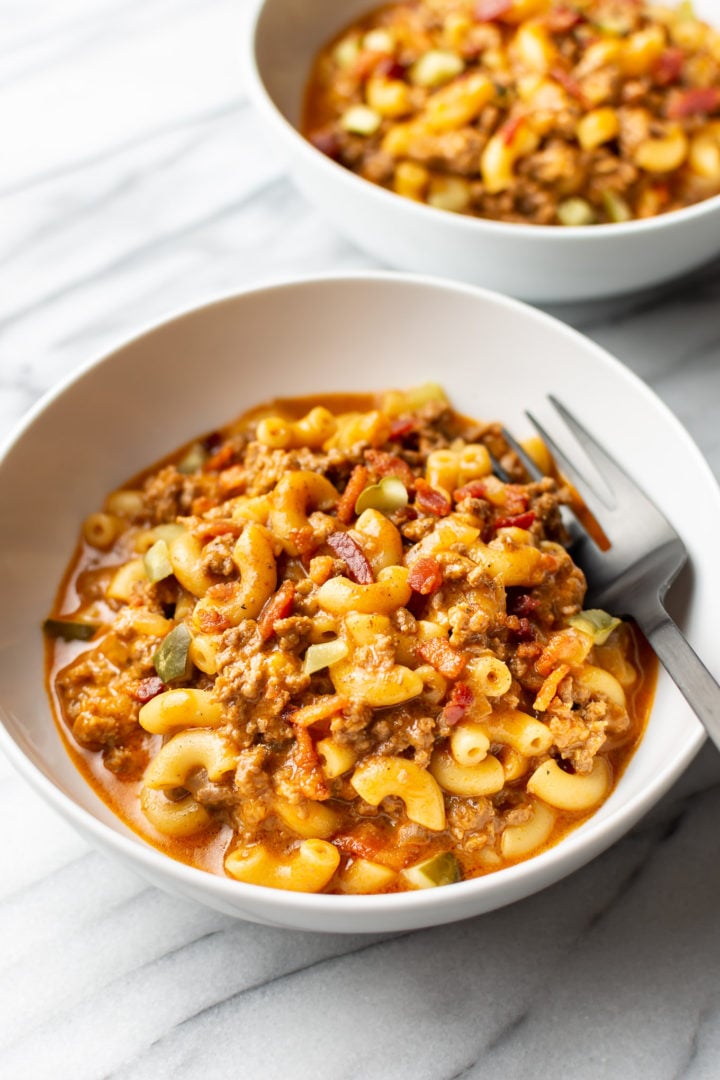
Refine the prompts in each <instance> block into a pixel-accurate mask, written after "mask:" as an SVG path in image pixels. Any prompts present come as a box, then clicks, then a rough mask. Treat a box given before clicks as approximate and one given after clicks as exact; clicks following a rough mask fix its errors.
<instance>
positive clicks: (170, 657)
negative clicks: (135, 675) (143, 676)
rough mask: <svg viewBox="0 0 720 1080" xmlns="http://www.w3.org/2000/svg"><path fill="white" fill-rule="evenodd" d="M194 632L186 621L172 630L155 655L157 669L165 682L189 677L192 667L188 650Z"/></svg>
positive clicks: (154, 661) (154, 662) (154, 660)
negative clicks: (186, 624)
mask: <svg viewBox="0 0 720 1080" xmlns="http://www.w3.org/2000/svg"><path fill="white" fill-rule="evenodd" d="M191 641H192V634H191V633H190V631H189V630H188V628H187V626H185V624H184V623H181V624H180V625H179V626H176V627H175V629H174V630H171V631H170V633H169V634H168V635H167V637H166V638H164V639H163V642H162V645H161V646H160V648H159V649H158V651H157V652H156V653H155V655H154V657H153V664H154V665H155V670H156V671H157V673H158V675H159V676H160V678H161V679H162V681H163V682H164V683H170V682H173V681H174V680H175V679H184V678H186V677H187V674H188V669H189V667H190V657H189V653H188V650H189V649H190V642H191Z"/></svg>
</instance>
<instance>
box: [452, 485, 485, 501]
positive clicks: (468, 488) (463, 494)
mask: <svg viewBox="0 0 720 1080" xmlns="http://www.w3.org/2000/svg"><path fill="white" fill-rule="evenodd" d="M485 492H486V488H485V485H484V484H483V482H482V480H471V481H470V483H469V484H464V485H463V486H462V487H459V488H456V489H455V491H454V492H453V499H454V500H455V502H462V500H463V499H484V498H485Z"/></svg>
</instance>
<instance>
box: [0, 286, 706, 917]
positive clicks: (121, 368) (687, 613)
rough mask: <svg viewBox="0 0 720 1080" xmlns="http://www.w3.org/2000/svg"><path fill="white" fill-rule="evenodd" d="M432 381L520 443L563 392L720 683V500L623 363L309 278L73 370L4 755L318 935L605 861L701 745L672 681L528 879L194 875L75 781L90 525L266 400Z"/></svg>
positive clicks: (24, 441) (25, 543) (542, 318)
mask: <svg viewBox="0 0 720 1080" xmlns="http://www.w3.org/2000/svg"><path fill="white" fill-rule="evenodd" d="M430 379H432V380H435V381H440V382H442V383H443V385H444V386H445V387H446V389H447V391H448V393H449V395H450V397H451V399H452V401H453V402H454V404H455V405H456V406H457V407H458V408H459V409H460V410H461V411H462V412H463V413H466V414H468V415H471V416H476V417H478V418H484V419H500V420H502V421H504V422H505V423H506V424H507V425H508V426H509V427H510V428H511V429H512V430H514V431H515V432H517V433H518V434H519V435H520V436H521V437H522V436H523V435H525V434H528V433H529V428H528V423H527V420H526V419H525V417H524V409H525V408H530V409H532V410H533V411H535V412H536V413H537V414H538V415H540V416H544V417H545V419H549V418H550V413H549V412H548V406H547V402H546V400H545V396H546V394H548V393H554V394H556V395H557V396H558V397H559V398H561V399H562V400H563V401H564V402H565V403H566V404H567V405H568V406H569V407H570V408H571V409H572V410H574V411H575V412H577V414H578V415H579V417H580V418H581V419H582V420H584V421H585V422H586V424H587V425H588V426H589V427H590V428H591V430H594V431H597V432H599V433H600V434H601V435H602V436H603V438H605V439H609V440H610V441H611V443H612V448H613V450H614V452H615V454H616V455H617V457H618V458H619V459H620V461H622V462H624V463H625V464H626V465H627V467H628V468H629V469H630V470H631V471H632V473H633V474H634V476H635V477H636V479H637V480H638V481H639V483H640V484H641V485H642V486H643V487H644V488H645V490H646V491H647V493H648V494H649V495H650V497H651V498H653V499H654V500H655V501H656V502H657V503H658V505H659V506H661V508H662V509H663V510H664V511H665V512H666V514H667V515H668V517H669V518H670V519H671V520H672V521H673V523H674V524H675V526H676V528H677V529H678V531H679V532H680V533H681V535H682V536H683V538H684V540H685V542H686V545H687V547H688V551H689V553H690V559H691V565H692V576H691V579H690V580H689V581H688V587H687V589H686V593H685V595H684V597H683V598H682V599H683V601H684V618H683V626H684V628H685V630H686V632H687V634H688V636H689V638H690V640H691V642H692V643H693V644H694V646H695V647H696V649H697V650H698V651H699V652H700V654H701V655H702V656H703V658H704V660H705V662H706V663H707V664H708V666H709V667H710V668H711V669H712V670H714V672H715V674H719V673H720V643H719V641H718V636H717V626H716V613H715V609H714V605H713V603H712V599H713V598H714V597H717V596H718V595H720V563H719V562H718V560H717V557H716V553H715V550H714V548H715V534H716V531H717V530H716V525H717V521H718V518H719V517H720V492H718V488H717V485H716V484H715V481H714V479H713V476H712V473H711V472H710V469H709V468H708V466H707V464H706V463H705V461H704V459H703V458H702V456H701V454H700V453H699V451H698V450H697V448H696V446H695V445H694V443H693V442H692V440H691V439H690V437H689V436H688V435H687V433H686V432H685V430H684V429H683V428H682V427H681V425H680V424H679V422H678V421H677V420H676V419H675V418H674V417H673V415H672V414H671V413H670V412H669V411H668V409H667V408H666V407H665V406H664V405H663V404H662V403H661V402H660V401H659V400H658V399H657V398H656V397H655V395H654V394H653V393H652V392H651V391H650V390H649V389H648V388H647V387H646V386H645V384H644V383H642V382H641V381H640V380H639V379H638V378H636V377H635V376H634V375H633V374H632V373H631V372H629V371H628V370H627V369H626V368H625V367H624V366H623V365H622V364H620V363H619V362H618V361H617V360H614V359H613V358H612V357H610V356H609V355H608V354H607V353H605V352H604V351H603V350H602V349H600V348H598V347H597V346H596V345H594V344H592V343H591V342H589V341H587V340H586V339H585V338H583V337H581V336H580V335H579V334H577V333H576V332H575V331H573V330H571V329H569V328H568V327H566V326H565V325H563V324H562V323H560V322H558V321H556V320H554V319H552V318H550V317H549V316H547V315H544V314H541V313H539V312H537V311H535V310H533V309H532V308H529V307H526V306H525V305H523V304H521V303H518V302H517V301H514V300H509V299H507V298H505V297H501V296H497V295H495V294H493V293H489V292H485V291H483V290H478V289H474V288H471V287H467V286H461V285H454V284H452V283H449V282H446V281H441V280H436V279H427V278H414V277H412V276H405V277H403V276H400V275H393V274H362V275H347V276H340V277H335V278H330V279H305V280H299V281H295V282H289V283H286V284H281V285H276V286H270V287H266V288H261V289H257V290H253V291H249V292H246V293H242V294H240V295H238V296H232V297H228V298H226V299H221V300H218V301H217V302H215V303H212V304H209V305H207V306H205V307H202V308H199V309H198V310H196V311H191V312H189V313H186V314H182V315H179V316H177V317H175V318H173V319H171V320H170V321H168V322H165V323H163V324H162V325H160V326H158V327H156V328H154V329H151V330H148V331H147V332H145V333H143V334H142V335H141V336H140V337H138V338H136V339H135V340H133V341H131V342H129V343H128V344H126V345H124V346H123V347H122V348H120V349H118V350H117V351H115V352H113V353H112V354H110V355H109V356H106V357H104V358H103V359H100V360H98V361H96V362H94V363H93V364H91V365H90V366H88V367H86V368H84V369H83V370H81V371H80V372H79V373H76V374H74V375H72V376H71V377H70V378H69V379H67V380H66V382H65V383H64V384H63V385H61V386H59V387H58V388H57V389H55V390H54V391H53V392H52V393H51V394H49V395H48V396H47V397H46V398H45V399H44V400H43V401H41V402H40V404H39V405H37V406H36V407H35V408H34V409H33V410H32V411H31V413H30V414H29V415H28V416H27V418H26V419H25V420H24V422H23V423H22V425H21V426H20V428H19V429H18V430H17V431H16V432H15V434H14V435H13V437H12V438H11V440H10V441H9V443H8V445H7V446H6V448H5V450H4V453H3V454H2V456H1V457H0V505H2V507H3V514H2V518H1V519H0V594H1V595H2V597H3V606H2V616H1V620H2V622H1V625H0V721H1V722H0V747H2V748H3V749H4V750H5V751H6V753H7V755H8V757H9V758H10V760H11V761H12V762H13V763H14V764H15V765H16V766H17V768H18V769H19V770H20V772H21V773H22V774H23V775H24V776H25V777H26V778H27V779H28V780H29V781H30V783H31V784H32V785H33V786H34V788H35V789H36V790H37V791H38V792H39V794H40V795H41V796H42V797H43V798H45V799H47V800H48V802H50V803H51V804H52V805H53V806H54V807H55V808H56V809H57V810H58V811H59V812H60V813H61V814H63V815H64V816H65V817H66V818H67V820H68V821H70V822H71V823H72V824H73V825H74V826H76V827H77V828H78V829H79V830H80V831H81V832H82V833H83V834H84V835H85V836H86V837H87V839H88V840H89V841H90V842H91V843H92V844H94V845H96V846H97V847H99V848H101V849H103V850H104V851H106V852H107V853H108V854H109V855H113V856H116V857H118V858H120V859H122V860H124V861H125V862H127V863H128V864H129V865H130V866H131V867H132V868H133V869H135V870H136V871H137V872H138V873H140V874H141V875H143V876H144V877H145V878H147V879H148V880H149V881H151V882H153V883H155V884H156V885H158V886H160V887H162V888H165V889H168V890H169V891H172V892H176V893H179V894H181V895H183V896H186V897H190V898H191V899H194V900H197V901H200V902H202V903H205V904H208V905H210V906H211V907H215V908H218V909H219V910H221V911H223V912H226V913H228V914H231V915H235V916H238V917H240V918H244V919H249V920H253V921H258V922H263V923H268V924H272V925H280V926H287V927H296V928H303V929H308V930H327V931H342V932H349V931H359V932H361V931H366V932H370V931H379V930H399V929H409V928H415V927H420V926H426V925H432V924H437V923H443V922H450V921H453V920H455V919H462V918H464V917H466V916H470V915H476V914H479V913H481V912H485V911H489V910H491V909H493V908H497V907H500V906H502V905H504V904H508V903H510V902H512V901H514V900H517V899H519V898H521V897H524V896H527V895H529V894H531V893H533V892H536V891H537V890H539V889H542V888H544V887H545V886H547V885H550V884H551V883H553V882H555V881H557V880H558V879H560V878H562V877H563V876H564V875H566V874H568V873H570V872H571V871H572V870H574V869H576V868H577V867H579V866H581V865H582V864H584V863H586V862H587V861H588V860H589V859H591V858H593V857H594V856H595V855H597V854H598V853H599V852H600V851H602V850H603V849H605V848H606V847H608V845H610V844H611V843H613V841H615V840H616V839H618V837H620V836H621V835H622V834H623V833H625V832H626V831H627V830H628V829H629V828H630V827H631V826H632V825H633V824H634V823H635V822H636V821H637V820H638V819H639V818H640V817H641V815H643V814H644V813H645V812H646V811H647V810H648V809H649V807H650V806H652V805H653V803H655V802H656V800H657V799H658V798H659V797H660V796H661V795H662V794H663V793H664V792H665V791H666V790H667V789H668V788H669V786H670V785H671V784H672V783H673V781H674V780H675V779H676V778H677V777H678V776H679V775H680V773H681V772H682V771H683V769H684V768H685V767H686V765H687V764H688V763H689V762H690V760H691V759H692V757H693V756H694V754H695V752H696V751H697V749H698V748H699V746H700V744H701V742H702V740H703V732H702V729H701V727H700V725H699V723H698V722H697V721H696V720H695V718H694V717H693V715H692V713H691V711H690V709H689V708H688V706H687V705H686V704H685V702H684V700H683V699H682V697H681V696H680V694H679V693H678V691H677V689H676V688H675V686H674V684H672V683H671V682H670V680H669V679H668V678H667V676H665V674H664V673H661V675H660V678H659V681H658V688H657V693H656V698H655V704H654V707H653V711H652V717H651V720H650V723H649V726H648V730H647V733H646V735H645V737H644V739H643V741H642V743H641V745H640V747H639V749H638V750H637V752H636V754H635V756H634V758H633V759H632V761H631V763H630V765H629V767H628V768H627V770H626V772H625V773H624V775H623V776H622V778H621V780H620V782H619V784H618V786H617V788H616V789H615V791H614V792H613V794H612V795H611V797H610V798H609V800H608V801H607V803H605V805H604V806H602V807H601V808H600V809H599V810H598V811H597V813H596V814H595V815H594V816H593V817H592V818H591V819H590V820H589V821H587V822H586V823H585V824H583V825H582V826H581V827H580V828H578V829H576V830H575V831H574V832H572V833H571V834H570V835H569V836H568V837H566V838H565V839H564V840H563V841H562V842H561V843H560V844H558V845H557V846H556V847H554V848H552V849H550V850H548V851H546V852H543V853H542V854H540V855H538V856H536V857H535V858H533V859H530V860H529V861H527V862H525V863H522V864H520V865H518V866H514V867H511V868H509V869H505V870H501V871H499V872H497V873H494V874H491V875H488V876H486V877H483V878H478V879H475V880H471V881H465V882H461V883H458V884H457V885H449V886H445V887H443V888H438V889H429V890H423V891H419V892H409V893H399V894H396V895H388V896H326V895H317V896H315V895H305V894H299V893H292V892H284V891H281V890H274V889H267V888H264V887H259V886H254V885H246V884H242V883H240V882H236V881H233V880H231V879H229V878H225V877H219V876H215V875H212V874H209V873H205V872H203V871H201V870H196V869H193V868H192V867H189V866H186V865H184V864H182V863H179V862H175V861H173V860H172V859H170V858H169V857H167V856H166V855H163V854H161V853H160V852H159V851H157V850H155V849H154V848H152V847H151V846H149V845H148V844H147V843H145V842H144V841H143V840H142V839H141V838H140V837H139V836H137V835H136V834H135V833H134V832H132V831H131V830H130V829H129V828H127V827H126V826H125V825H123V823H122V822H121V821H119V820H118V819H117V818H116V817H115V816H114V815H113V814H112V813H111V812H110V811H109V810H108V809H107V807H106V806H105V804H104V803H103V802H102V801H101V800H100V799H99V798H98V797H97V796H96V795H95V793H94V792H93V790H92V789H91V788H90V787H89V786H88V784H87V783H86V781H85V780H84V779H83V777H82V776H81V775H80V773H79V772H78V771H77V770H76V768H75V766H74V764H73V762H72V761H71V759H70V757H69V756H68V754H67V752H66V750H65V748H64V746H63V743H62V740H61V738H60V736H59V733H58V731H57V729H56V726H55V723H54V721H53V718H52V715H51V711H50V707H49V704H48V700H47V697H46V692H45V687H44V684H43V679H44V664H43V658H44V654H43V640H42V633H41V623H42V620H43V618H44V617H45V616H46V615H47V613H48V611H49V610H50V607H51V605H52V602H53V597H54V595H55V592H56V589H57V587H58V584H59V582H60V580H61V578H62V575H63V573H64V571H65V568H66V566H67V564H68V562H69V560H70V558H71V556H72V553H73V550H74V547H75V544H76V541H77V538H78V535H79V529H80V525H81V522H82V520H83V518H84V517H85V516H86V515H87V514H88V513H90V512H92V511H93V510H95V509H97V507H98V506H99V505H100V504H101V503H102V500H103V498H104V496H105V495H106V494H107V493H108V492H109V491H111V490H113V489H114V488H116V487H118V486H121V485H122V484H123V483H124V482H126V481H127V480H128V479H129V478H131V477H132V476H133V475H134V474H136V473H137V472H139V471H140V470H142V469H143V468H144V467H146V466H149V465H151V464H153V463H154V462H156V461H157V460H159V459H160V458H162V457H163V456H164V455H165V454H166V453H168V452H169V451H172V450H173V449H175V448H176V447H178V446H180V445H181V444H183V443H185V442H187V441H189V440H190V439H192V438H193V437H194V436H196V435H199V434H201V433H205V432H208V431H211V430H214V429H216V428H217V427H218V426H220V425H222V424H224V423H226V422H228V421H230V420H231V419H233V418H234V417H235V416H236V415H238V414H239V413H241V412H242V411H244V410H245V409H247V408H248V407H250V406H252V405H255V404H257V403H259V402H261V401H263V400H267V399H269V398H272V397H274V396H277V395H278V394H282V395H283V396H287V395H307V394H313V393H321V392H326V391H363V390H368V389H377V390H382V389H387V388H390V387H397V388H402V387H407V386H412V385H416V384H418V383H419V382H423V381H425V380H430ZM139 387H141V388H142V389H141V390H140V391H139V390H138V388H139ZM79 418H81V420H82V422H79Z"/></svg>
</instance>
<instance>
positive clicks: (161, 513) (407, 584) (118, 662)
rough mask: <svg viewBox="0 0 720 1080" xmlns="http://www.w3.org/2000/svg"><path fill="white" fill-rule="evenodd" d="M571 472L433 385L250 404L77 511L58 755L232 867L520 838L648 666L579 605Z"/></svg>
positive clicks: (439, 872)
mask: <svg viewBox="0 0 720 1080" xmlns="http://www.w3.org/2000/svg"><path fill="white" fill-rule="evenodd" d="M535 453H536V455H538V460H539V461H540V463H541V466H543V467H544V468H545V469H546V470H547V471H548V472H549V473H550V472H551V468H550V463H549V462H548V461H547V455H546V454H545V452H544V450H543V448H542V447H541V446H537V447H535ZM497 474H499V475H502V476H503V479H499V478H498V475H497ZM567 498H568V492H567V490H566V489H564V488H563V487H562V486H560V485H559V483H558V482H557V481H556V480H555V479H554V478H553V476H552V475H548V476H547V477H546V478H545V479H543V480H542V481H540V482H530V481H529V480H528V478H527V476H526V475H525V474H524V472H523V469H522V466H521V464H520V462H519V461H518V460H517V458H516V456H515V455H514V454H513V452H512V451H511V450H510V448H509V447H508V446H507V445H506V443H505V441H504V439H503V436H502V433H501V429H500V428H499V427H498V425H496V424H481V423H476V422H474V421H470V420H467V419H466V418H464V417H462V416H460V415H459V414H458V413H456V412H455V411H453V409H452V408H451V407H450V406H449V404H448V402H447V400H446V399H445V397H444V395H443V393H442V391H441V390H440V389H439V388H438V387H435V386H430V385H429V386H423V387H420V388H419V389H416V390H412V391H409V392H406V393H400V392H391V393H387V394H385V395H384V396H381V397H378V398H373V397H371V396H369V395H363V396H360V395H357V396H351V397H327V398H324V399H322V400H315V401H312V402H310V401H304V400H303V401H301V400H293V401H287V400H286V401H278V402H274V403H273V404H272V405H271V406H268V407H264V408H261V409H257V410H254V411H253V412H252V413H249V414H246V415H245V416H243V417H241V418H240V420H238V421H237V422H236V423H234V424H232V425H230V426H229V427H228V428H226V429H224V430H222V431H220V432H216V433H213V434H211V435H209V436H207V437H206V438H204V439H202V440H200V441H198V442H197V443H194V444H192V445H191V446H189V447H186V448H185V449H184V450H183V451H181V452H180V453H179V454H176V455H175V456H174V457H172V458H171V459H169V460H168V461H167V462H166V463H164V464H162V465H160V466H157V467H155V468H153V469H151V470H149V471H148V472H147V473H146V474H144V475H142V476H141V477H138V478H137V479H136V480H135V481H133V482H132V483H131V484H129V485H128V486H127V487H126V488H123V489H122V490H119V491H116V492H114V493H112V494H111V495H110V496H109V497H108V499H107V500H106V502H105V505H104V507H103V509H102V510H100V511H99V512H97V513H93V514H91V516H90V517H88V518H87V520H86V521H85V524H84V528H83V537H82V542H81V545H80V548H79V551H78V553H77V555H76V557H75V559H74V561H73V563H72V565H71V567H70V569H69V571H68V575H67V579H66V582H65V584H64V586H63V588H62V590H61V592H60V595H59V597H58V601H57V604H56V609H55V611H54V612H53V614H52V616H51V617H50V618H49V619H48V620H47V622H46V624H45V630H46V635H47V640H48V663H49V687H50V691H51V695H52V698H53V701H54V704H55V706H56V710H57V713H58V716H59V718H60V719H61V722H62V723H61V727H62V728H63V729H66V730H68V731H69V732H70V733H71V734H72V743H71V752H72V753H73V756H74V757H75V759H76V760H77V761H78V763H79V764H80V766H81V768H82V769H83V770H84V771H85V773H86V775H87V776H88V778H89V779H90V780H91V782H92V783H93V785H94V786H95V788H96V789H97V790H98V791H99V793H100V794H101V795H102V797H103V798H104V799H105V800H106V802H107V803H108V804H109V805H110V806H111V807H112V808H113V810H114V811H115V812H116V813H118V814H119V815H120V816H121V817H122V818H123V819H125V820H126V821H127V822H129V823H130V824H131V825H132V826H133V827H134V828H135V829H136V830H137V831H138V832H140V833H141V834H142V835H143V836H144V837H145V838H146V839H147V840H148V841H150V842H151V843H153V844H155V845H156V846H158V847H160V848H161V849H163V850H164V851H166V852H167V853H169V854H170V855H172V856H173V857H175V858H178V859H181V860H184V861H186V862H189V863H192V864H194V865H196V866H199V867H202V868H204V869H207V870H210V871H213V872H216V873H220V874H222V873H225V874H227V875H229V876H230V877H231V878H235V879H237V880H239V881H243V882H249V883H252V884H260V885H266V886H271V887H276V888H284V889H295V890H301V891H306V892H322V891H325V892H334V893H377V892H396V891H401V890H407V889H418V888H427V887H431V886H436V885H442V884H448V883H452V882H456V881H460V880H461V879H463V878H472V877H476V876H478V875H481V874H485V873H488V872H490V871H494V870H497V869H499V868H501V867H503V866H506V865H508V864H511V863H515V862H517V861H519V860H522V859H525V858H527V857H528V856H530V855H532V854H534V853H536V852H539V851H541V850H542V849H543V848H545V847H547V846H548V845H550V844H553V843H555V842H556V841H557V840H558V839H559V838H560V837H561V836H562V835H563V834H564V833H565V832H567V830H568V829H569V828H571V827H572V826H574V825H576V824H577V823H579V822H581V821H582V820H584V819H585V817H587V815H588V814H589V813H591V812H592V811H593V810H594V809H595V808H596V807H598V806H599V805H600V804H601V803H602V802H603V801H604V800H605V799H606V797H607V796H608V794H609V793H610V792H611V790H612V788H613V785H614V783H615V780H616V778H617V776H618V774H619V772H620V771H621V770H622V768H623V766H624V765H625V763H626V762H627V760H628V757H629V755H630V754H631V753H632V750H633V748H634V746H635V745H636V744H637V741H638V739H639V737H640V735H641V733H642V729H643V725H644V723H645V720H646V717H647V713H648V710H649V704H650V699H651V694H652V687H653V679H654V664H653V662H652V661H651V658H650V654H649V652H648V649H647V646H646V645H645V644H644V642H643V641H642V639H641V638H640V637H639V635H638V634H637V633H636V632H635V631H634V630H633V628H632V627H631V626H629V625H626V624H623V623H621V622H620V621H619V620H618V619H616V618H614V617H612V616H611V615H609V614H607V613H605V612H602V611H584V610H583V596H584V593H585V582H584V579H583V575H582V573H581V571H580V570H579V569H578V568H577V567H576V566H575V565H574V564H573V561H572V559H571V557H570V555H569V554H568V552H567V550H566V548H565V547H564V546H563V545H564V543H565V541H566V540H567V537H566V534H565V531H564V528H563V524H562V520H561V516H560V513H559V507H560V504H561V503H562V502H563V501H566V500H567Z"/></svg>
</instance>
